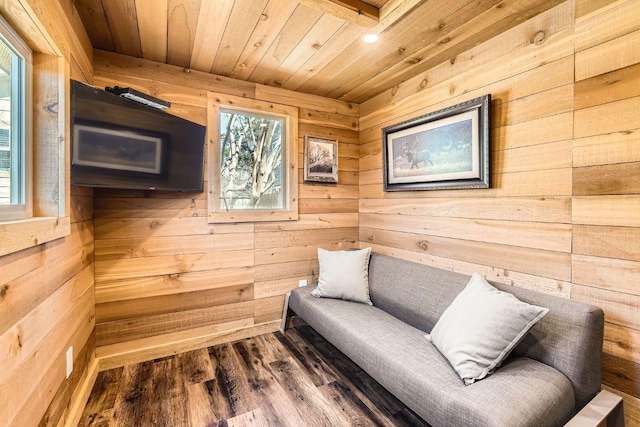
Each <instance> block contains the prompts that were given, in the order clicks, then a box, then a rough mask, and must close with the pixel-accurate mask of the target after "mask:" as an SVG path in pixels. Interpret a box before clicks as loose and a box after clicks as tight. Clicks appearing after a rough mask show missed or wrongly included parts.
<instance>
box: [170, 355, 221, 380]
mask: <svg viewBox="0 0 640 427" xmlns="http://www.w3.org/2000/svg"><path fill="white" fill-rule="evenodd" d="M176 357H177V359H178V360H179V363H180V369H181V371H182V375H183V378H184V380H185V381H186V383H187V384H198V383H201V382H204V381H209V380H212V379H214V378H215V375H216V373H215V371H214V369H213V366H212V364H211V358H210V357H209V351H208V350H207V349H206V348H202V349H200V350H194V351H188V352H186V353H181V354H178V355H177V356H176Z"/></svg>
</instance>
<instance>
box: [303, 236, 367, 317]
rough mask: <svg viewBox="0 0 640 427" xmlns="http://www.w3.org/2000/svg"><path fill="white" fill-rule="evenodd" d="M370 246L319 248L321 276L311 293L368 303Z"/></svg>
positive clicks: (316, 295) (315, 295)
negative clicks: (349, 248)
mask: <svg viewBox="0 0 640 427" xmlns="http://www.w3.org/2000/svg"><path fill="white" fill-rule="evenodd" d="M370 256H371V248H366V249H360V250H356V251H327V250H325V249H321V248H318V261H319V262H320V277H319V278H318V287H317V288H316V289H314V290H313V291H312V292H311V295H313V296H314V297H326V298H339V299H343V300H347V301H355V302H361V303H365V304H369V305H373V304H372V303H371V298H369V257H370Z"/></svg>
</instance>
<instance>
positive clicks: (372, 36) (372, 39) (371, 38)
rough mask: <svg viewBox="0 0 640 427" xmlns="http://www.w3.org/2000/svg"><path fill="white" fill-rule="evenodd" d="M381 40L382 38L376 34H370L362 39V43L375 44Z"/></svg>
mask: <svg viewBox="0 0 640 427" xmlns="http://www.w3.org/2000/svg"><path fill="white" fill-rule="evenodd" d="M378 40H380V36H379V35H378V34H375V33H369V34H367V35H365V36H364V37H363V38H362V41H363V42H365V43H375V42H377V41H378Z"/></svg>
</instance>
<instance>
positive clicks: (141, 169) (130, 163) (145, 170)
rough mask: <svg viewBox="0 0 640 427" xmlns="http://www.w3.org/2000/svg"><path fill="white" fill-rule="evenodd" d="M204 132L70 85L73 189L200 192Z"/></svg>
mask: <svg viewBox="0 0 640 427" xmlns="http://www.w3.org/2000/svg"><path fill="white" fill-rule="evenodd" d="M205 133H206V129H205V127H204V126H201V125H199V124H197V123H193V122H190V121H188V120H184V119H182V118H179V117H176V116H173V115H171V114H169V113H165V112H164V111H161V110H157V109H154V108H152V107H149V106H145V105H142V104H140V103H137V102H135V101H131V100H128V99H125V98H122V97H119V96H117V95H115V94H113V93H110V92H106V91H104V90H101V89H97V88H94V87H92V86H88V85H85V84H83V83H80V82H77V81H74V80H72V81H71V184H72V185H77V186H88V187H103V188H125V189H142V190H170V191H190V192H202V186H203V176H204V147H205V145H204V144H205Z"/></svg>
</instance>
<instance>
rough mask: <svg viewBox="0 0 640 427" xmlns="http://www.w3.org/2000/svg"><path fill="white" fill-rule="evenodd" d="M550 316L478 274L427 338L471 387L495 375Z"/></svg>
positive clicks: (544, 310)
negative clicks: (543, 318)
mask: <svg viewBox="0 0 640 427" xmlns="http://www.w3.org/2000/svg"><path fill="white" fill-rule="evenodd" d="M548 312H549V309H548V308H544V307H538V306H535V305H531V304H527V303H525V302H522V301H520V300H519V299H517V298H516V297H515V296H513V295H511V294H510V293H507V292H502V291H499V290H498V289H496V288H494V287H493V286H491V285H490V284H489V283H487V282H486V281H485V280H484V279H483V278H482V277H481V276H480V275H479V274H478V273H474V274H473V276H472V277H471V280H470V281H469V283H468V284H467V286H466V287H465V288H464V289H463V290H462V292H460V294H458V296H457V297H456V298H455V299H454V300H453V302H452V303H451V305H450V306H449V307H447V309H446V310H445V311H444V313H443V314H442V316H441V317H440V319H438V322H437V323H436V325H435V326H434V327H433V330H432V331H431V334H430V336H427V338H429V339H430V340H431V342H432V343H433V344H434V345H435V346H436V348H437V349H438V350H439V351H440V353H442V355H443V356H444V357H446V358H447V360H448V361H449V363H450V364H451V366H452V367H453V369H455V371H456V372H457V373H458V375H459V376H460V378H462V380H463V381H464V383H465V384H466V385H469V384H473V383H474V382H475V381H478V380H481V379H483V378H484V377H486V376H487V375H489V374H491V373H493V371H495V369H496V368H498V367H499V366H500V364H501V363H502V361H503V360H504V359H506V357H507V356H508V355H509V353H511V351H512V350H513V349H514V348H515V346H516V345H517V344H518V343H519V342H520V341H521V340H522V338H523V337H524V336H525V334H526V333H527V332H528V331H529V329H531V327H532V326H533V325H535V324H536V322H537V321H538V320H540V319H541V318H542V317H543V316H544V315H545V314H547V313H548Z"/></svg>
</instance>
